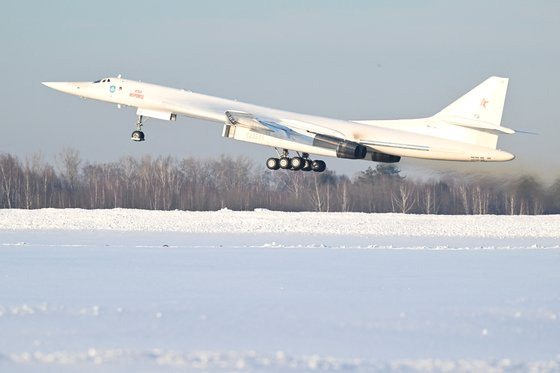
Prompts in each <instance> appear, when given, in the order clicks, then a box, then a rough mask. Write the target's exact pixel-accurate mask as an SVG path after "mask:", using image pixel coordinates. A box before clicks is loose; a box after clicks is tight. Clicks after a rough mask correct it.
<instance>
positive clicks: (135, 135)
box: [130, 115, 144, 141]
mask: <svg viewBox="0 0 560 373" xmlns="http://www.w3.org/2000/svg"><path fill="white" fill-rule="evenodd" d="M143 119H144V117H143V116H142V115H139V116H138V121H137V122H136V131H134V132H132V136H131V137H130V138H131V139H132V141H144V132H142V125H143V123H142V120H143Z"/></svg>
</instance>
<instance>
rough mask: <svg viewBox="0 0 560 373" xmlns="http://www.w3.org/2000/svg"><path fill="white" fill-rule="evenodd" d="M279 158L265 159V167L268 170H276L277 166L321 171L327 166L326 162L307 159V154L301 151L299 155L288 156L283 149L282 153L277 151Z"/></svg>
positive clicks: (287, 168) (293, 169) (288, 168)
mask: <svg viewBox="0 0 560 373" xmlns="http://www.w3.org/2000/svg"><path fill="white" fill-rule="evenodd" d="M278 155H279V156H280V158H274V157H272V158H268V159H267V160H266V167H267V168H268V169H269V170H278V169H279V168H281V169H284V170H292V171H300V170H301V171H315V172H323V171H325V170H326V168H327V164H326V163H325V162H323V161H321V160H315V161H313V160H311V159H309V154H307V153H303V154H302V155H301V156H300V155H299V153H298V156H297V157H293V158H290V157H289V156H288V150H286V149H284V150H283V151H282V153H280V152H278Z"/></svg>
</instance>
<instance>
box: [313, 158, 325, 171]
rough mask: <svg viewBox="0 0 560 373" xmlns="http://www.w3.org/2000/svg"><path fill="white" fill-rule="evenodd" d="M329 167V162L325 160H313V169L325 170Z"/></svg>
mask: <svg viewBox="0 0 560 373" xmlns="http://www.w3.org/2000/svg"><path fill="white" fill-rule="evenodd" d="M326 168H327V164H326V163H325V162H323V161H313V162H311V169H312V170H313V171H315V172H323V171H325V170H326Z"/></svg>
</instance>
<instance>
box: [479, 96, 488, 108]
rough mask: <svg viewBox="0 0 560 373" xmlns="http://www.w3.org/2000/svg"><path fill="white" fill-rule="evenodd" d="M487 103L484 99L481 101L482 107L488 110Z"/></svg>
mask: <svg viewBox="0 0 560 373" xmlns="http://www.w3.org/2000/svg"><path fill="white" fill-rule="evenodd" d="M487 103H488V100H487V99H485V98H483V99H482V100H481V101H480V106H482V107H483V108H485V109H486V104H487Z"/></svg>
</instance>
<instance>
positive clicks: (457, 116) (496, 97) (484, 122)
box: [434, 76, 515, 149]
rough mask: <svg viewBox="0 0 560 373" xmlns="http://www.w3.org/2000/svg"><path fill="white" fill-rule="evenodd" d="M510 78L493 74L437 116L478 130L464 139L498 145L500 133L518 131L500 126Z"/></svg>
mask: <svg viewBox="0 0 560 373" xmlns="http://www.w3.org/2000/svg"><path fill="white" fill-rule="evenodd" d="M507 86H508V78H500V77H497V76H492V77H490V78H488V79H486V80H485V81H484V82H482V83H480V84H479V85H478V86H476V87H475V88H473V89H472V90H470V91H469V92H468V93H467V94H465V95H464V96H462V97H460V98H459V99H458V100H457V101H455V102H453V103H452V104H451V105H449V106H447V107H446V108H445V109H443V110H442V111H440V112H439V113H437V114H436V115H435V116H434V118H436V119H438V120H442V121H445V122H447V123H449V124H453V125H456V126H461V127H466V128H469V129H472V130H473V131H476V132H475V133H472V134H471V135H470V136H467V137H468V139H467V138H466V139H465V141H467V142H472V143H476V144H478V145H482V146H486V147H491V148H494V149H495V148H496V144H497V142H498V134H500V133H509V134H511V133H515V131H513V130H510V129H509V128H505V127H501V125H500V123H501V121H502V112H503V110H504V102H505V99H506V92H507Z"/></svg>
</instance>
